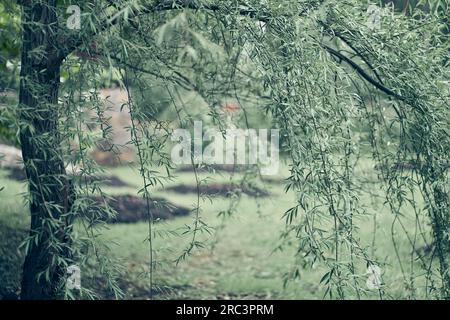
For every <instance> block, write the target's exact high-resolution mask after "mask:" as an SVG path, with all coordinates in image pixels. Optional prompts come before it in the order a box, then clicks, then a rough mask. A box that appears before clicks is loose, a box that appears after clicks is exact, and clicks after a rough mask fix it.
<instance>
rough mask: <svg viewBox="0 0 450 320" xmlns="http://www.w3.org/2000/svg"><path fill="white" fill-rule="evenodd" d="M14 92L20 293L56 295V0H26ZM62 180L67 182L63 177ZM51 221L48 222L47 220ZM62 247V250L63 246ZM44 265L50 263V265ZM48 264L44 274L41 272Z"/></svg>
mask: <svg viewBox="0 0 450 320" xmlns="http://www.w3.org/2000/svg"><path fill="white" fill-rule="evenodd" d="M22 4H23V11H22V26H23V47H22V64H21V74H20V76H21V80H20V93H19V109H18V112H19V115H18V116H19V121H20V143H21V148H22V156H23V160H24V165H25V170H26V173H27V177H28V182H29V195H30V213H31V227H30V236H31V237H33V238H34V239H36V241H33V242H32V243H30V246H29V247H28V251H27V254H26V257H25V262H24V265H23V276H22V290H21V299H55V298H57V297H58V295H59V292H60V290H59V288H60V287H59V286H60V284H61V278H62V276H63V275H64V270H63V268H62V266H61V265H59V264H58V262H56V263H55V261H58V260H57V259H55V257H58V255H61V254H64V252H61V249H60V248H55V247H52V246H49V243H50V242H49V240H50V239H52V238H55V237H56V238H58V239H59V240H61V241H63V243H64V241H69V240H68V239H69V237H68V236H67V234H64V233H65V232H66V231H67V230H66V229H65V228H64V227H63V226H64V225H67V224H65V221H63V220H64V219H66V218H65V216H64V213H65V212H68V211H69V210H70V208H69V204H68V201H67V199H68V189H69V188H67V185H68V183H67V180H65V168H64V161H63V159H62V157H61V154H62V153H61V152H60V151H61V150H60V138H59V135H58V89H59V81H60V80H59V78H60V65H61V62H62V59H61V58H58V54H57V52H58V50H57V48H56V44H57V42H56V39H57V15H56V1H55V0H51V1H36V2H35V1H25V3H22ZM64 181H66V183H65V182H64ZM50 221H51V223H50ZM66 252H67V251H66ZM49 266H51V267H50V268H49ZM45 270H48V271H47V274H45V273H42V272H43V271H45Z"/></svg>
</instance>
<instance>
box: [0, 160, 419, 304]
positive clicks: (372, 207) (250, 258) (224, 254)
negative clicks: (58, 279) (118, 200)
mask: <svg viewBox="0 0 450 320" xmlns="http://www.w3.org/2000/svg"><path fill="white" fill-rule="evenodd" d="M365 166H366V167H364V166H362V167H361V168H359V174H360V175H361V176H364V175H367V174H368V177H369V178H370V177H371V176H373V172H371V171H370V170H372V169H371V165H370V164H366V165H365ZM372 167H373V166H372ZM110 173H112V174H114V175H115V176H117V177H119V178H120V179H122V180H123V181H125V182H127V183H129V184H130V186H128V187H121V188H113V187H104V188H103V189H104V190H105V191H107V192H108V193H110V194H113V195H116V194H136V192H137V190H138V189H139V185H140V179H139V175H138V173H137V172H136V171H134V170H132V169H130V168H126V167H121V168H115V169H111V170H110ZM176 175H177V176H178V178H177V179H175V180H174V181H172V182H169V183H167V186H171V185H176V184H180V183H184V184H193V181H195V180H194V176H193V174H192V173H189V172H187V173H186V172H184V173H176ZM210 176H213V177H214V179H215V182H224V181H229V179H230V177H229V175H228V174H225V173H223V174H222V175H221V176H217V175H211V174H210ZM286 176H287V169H285V170H283V175H282V176H280V177H279V178H280V179H282V178H283V177H286ZM1 186H4V187H5V189H4V190H3V191H1V192H0V239H1V241H2V242H1V244H0V253H1V254H0V295H5V294H8V293H9V292H14V291H17V289H18V288H19V287H20V285H19V281H20V272H21V263H22V261H23V253H22V252H21V251H18V250H17V247H18V244H19V243H20V242H21V241H22V240H23V238H24V237H25V235H26V229H27V227H28V224H29V217H28V212H27V209H26V206H25V205H24V201H23V195H21V193H23V192H24V191H25V190H26V188H25V184H24V183H19V182H15V181H11V180H8V179H7V178H6V171H0V187H1ZM266 187H267V188H268V190H269V191H270V193H271V196H269V197H267V198H260V199H257V200H255V198H251V197H248V196H246V195H243V197H242V199H241V201H240V202H239V204H238V206H237V208H236V209H237V210H236V213H235V214H234V215H232V216H231V217H229V218H226V219H225V220H223V219H222V218H221V217H218V212H220V211H221V210H226V209H227V208H228V206H229V205H230V201H231V200H230V199H227V198H223V197H222V198H220V197H217V198H215V199H214V200H213V201H212V202H211V201H210V200H209V199H204V200H201V216H202V218H203V220H205V221H206V222H207V223H208V225H210V226H211V227H214V228H218V231H217V232H215V233H213V234H212V235H207V234H201V235H200V236H199V239H201V240H203V241H205V243H206V247H205V248H204V249H199V250H197V249H196V250H194V252H193V254H192V255H191V256H189V257H187V259H186V260H184V261H182V262H180V263H179V264H178V265H176V264H175V263H174V260H175V259H176V258H177V257H178V256H179V255H180V254H181V253H182V252H183V250H184V249H185V248H186V246H187V245H188V243H189V239H190V237H191V235H188V236H184V237H183V236H181V237H178V236H169V237H162V236H157V237H156V238H155V239H154V248H155V252H156V254H155V255H156V262H157V265H156V270H155V273H154V282H155V284H156V288H155V290H154V292H155V296H154V298H156V299H171V298H175V299H178V298H186V299H195V298H198V299H216V298H219V299H231V298H249V299H269V298H272V299H321V298H323V295H324V292H325V287H324V286H323V285H321V284H320V280H321V278H322V276H323V275H324V273H325V272H326V270H325V269H323V267H321V266H319V265H317V266H316V267H315V268H313V269H305V270H303V271H302V272H301V276H300V279H298V280H295V281H291V282H289V283H288V285H287V286H286V287H285V286H283V275H284V274H285V273H286V272H289V271H290V270H291V268H292V267H293V266H294V265H295V263H296V260H295V258H294V253H295V249H296V248H295V246H291V247H289V246H287V247H286V248H285V250H283V251H274V249H275V248H276V246H277V244H279V243H280V234H281V232H282V230H283V229H284V221H283V219H282V215H283V213H284V212H285V211H286V210H287V209H289V208H290V207H292V206H293V205H294V204H295V195H294V194H293V193H292V192H290V193H285V192H284V188H283V185H282V183H267V184H266ZM368 188H372V190H373V193H375V194H377V193H379V194H381V191H380V188H381V185H380V184H379V183H376V182H372V183H369V184H368ZM153 194H154V195H155V196H158V197H163V198H166V199H167V200H169V201H171V202H173V203H175V204H178V205H182V206H185V207H190V208H192V207H194V206H195V203H196V200H197V196H196V194H189V193H186V194H179V193H175V192H169V191H166V190H164V189H162V188H160V187H158V188H156V189H155V190H154V191H153ZM362 201H363V202H364V204H365V205H366V207H367V208H368V210H367V215H364V216H361V217H357V218H356V220H355V223H356V224H357V225H358V227H359V232H358V235H357V237H358V238H360V239H361V242H362V244H363V245H364V246H365V247H366V248H367V249H368V250H369V252H372V253H373V255H374V256H375V257H376V258H377V260H378V261H380V262H381V263H382V265H381V269H382V272H383V282H384V283H385V291H386V293H387V295H386V297H387V298H389V297H391V298H400V299H401V298H408V297H411V296H414V297H416V298H425V296H424V295H423V293H424V290H423V286H424V285H425V279H424V276H423V273H424V272H423V271H422V270H421V269H420V266H419V264H418V262H417V261H411V260H410V259H411V258H410V256H411V255H410V253H411V250H412V249H411V245H410V243H409V241H408V239H407V237H406V236H405V234H404V231H402V229H401V226H400V225H399V224H395V225H394V227H393V228H391V227H392V223H393V221H394V216H393V214H392V213H390V211H389V210H388V208H387V207H386V206H385V205H384V204H383V202H384V201H383V199H382V198H375V201H373V199H369V198H367V199H362ZM374 214H376V220H374ZM193 219H194V215H193V214H191V216H187V217H179V218H175V219H172V220H167V221H164V222H158V223H156V227H155V228H156V229H158V230H166V231H167V230H176V229H178V228H181V227H183V226H184V225H192V223H193ZM402 219H403V220H402V222H403V223H404V226H405V227H406V229H407V230H410V231H411V233H412V232H414V227H415V217H414V214H413V213H412V212H408V210H407V209H406V210H405V212H404V216H403V217H402ZM220 226H222V228H219V227H220ZM374 226H376V228H375V229H374ZM374 230H376V232H375V234H374ZM147 234H148V225H147V223H146V222H139V223H131V224H110V225H109V226H108V229H107V230H105V231H104V232H103V234H102V238H103V239H104V240H106V241H107V243H109V244H110V248H111V252H110V255H111V256H112V257H114V258H117V259H118V262H119V263H120V265H121V266H122V267H123V273H122V275H121V277H120V279H119V285H120V286H121V287H122V289H123V290H124V292H125V298H129V299H147V298H148V297H149V296H148V287H149V286H148V278H147V276H146V275H145V273H144V271H145V270H147V269H148V256H149V255H148V243H147V242H145V239H146V237H147ZM392 234H394V237H396V243H397V248H398V254H399V256H400V259H398V258H397V255H396V252H395V250H394V246H393V242H392ZM213 244H214V245H213ZM421 245H422V244H421V243H420V241H418V243H417V245H416V247H420V246H421ZM422 246H423V245H422ZM399 261H401V263H402V267H403V269H404V272H405V273H406V275H407V276H408V277H409V278H408V281H409V282H411V281H412V283H413V284H414V288H416V290H413V289H407V286H406V285H405V281H404V277H403V275H402V272H401V266H400V263H399ZM411 270H413V273H412V274H413V276H412V278H411V277H410V274H411ZM81 272H82V284H84V285H87V286H94V287H95V286H96V285H95V284H93V282H92V281H91V280H86V279H85V278H83V273H84V271H83V270H81ZM87 273H89V274H91V273H96V270H95V268H93V269H92V270H89V272H87ZM357 273H358V275H359V276H360V277H361V279H362V280H363V282H362V283H364V281H365V280H364V279H365V278H367V274H366V266H365V265H359V266H357ZM83 281H84V282H83ZM101 295H102V296H103V297H105V298H110V295H108V293H107V292H104V291H102V290H101ZM363 297H365V298H369V299H372V298H374V299H375V298H378V291H377V290H367V291H366V293H365V295H364V296H363ZM348 298H356V297H355V296H349V297H348Z"/></svg>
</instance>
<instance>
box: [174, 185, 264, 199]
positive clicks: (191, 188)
mask: <svg viewBox="0 0 450 320" xmlns="http://www.w3.org/2000/svg"><path fill="white" fill-rule="evenodd" d="M166 190H169V191H174V192H177V193H197V186H196V185H186V184H179V185H176V186H173V187H168V188H166ZM239 192H240V193H244V194H246V195H248V196H250V197H268V196H269V193H268V192H267V191H265V190H262V189H260V188H258V187H256V186H240V185H235V184H230V183H225V184H221V183H210V184H208V185H200V193H201V194H203V195H208V196H222V197H229V196H231V195H232V194H233V193H239Z"/></svg>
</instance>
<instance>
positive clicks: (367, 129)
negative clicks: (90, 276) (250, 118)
mask: <svg viewBox="0 0 450 320" xmlns="http://www.w3.org/2000/svg"><path fill="white" fill-rule="evenodd" d="M415 3H417V2H415ZM371 4H372V5H373V4H378V6H377V7H376V8H377V10H378V11H377V15H376V16H375V17H371V16H370V12H368V7H369V5H371ZM19 5H20V6H21V11H22V22H21V24H22V32H23V41H22V57H21V74H20V97H19V106H18V108H17V110H15V114H16V115H17V116H16V117H17V126H18V128H19V131H20V144H21V148H22V153H23V160H24V165H25V168H26V173H27V177H28V182H29V206H30V213H31V227H30V234H29V237H28V239H27V241H26V244H25V249H26V252H27V254H26V259H25V263H24V269H23V280H22V291H21V296H22V298H23V299H42V298H44V299H53V298H63V297H70V292H68V291H67V290H65V287H64V286H65V277H66V270H67V267H68V266H69V265H72V264H77V265H82V264H83V263H87V261H88V259H89V257H90V256H96V257H97V259H99V260H100V261H101V262H102V268H101V271H102V272H104V273H106V274H107V275H109V276H110V277H109V278H108V279H111V280H110V281H109V285H110V286H111V287H112V288H113V290H114V291H115V292H116V293H117V295H119V294H120V290H119V288H118V287H117V285H116V284H115V282H114V281H113V280H114V275H115V274H116V273H117V270H115V268H114V267H113V264H111V263H109V262H108V257H107V256H108V255H107V251H106V248H105V247H104V246H103V245H102V244H101V243H99V241H98V237H97V235H98V234H99V233H100V232H101V229H100V227H101V221H102V219H101V217H103V216H104V214H108V215H109V214H114V212H112V210H111V209H109V208H108V207H107V206H106V205H102V204H98V203H96V202H93V200H92V199H91V198H90V197H89V196H90V195H91V194H93V193H99V194H101V195H102V196H104V197H105V198H106V197H107V195H105V194H104V193H103V192H102V191H101V189H100V187H99V186H98V185H97V184H95V182H94V183H93V182H92V179H89V177H90V176H91V175H94V174H95V173H96V172H97V171H98V170H101V168H98V166H96V165H95V163H94V161H93V160H92V159H90V157H89V154H88V152H89V149H90V148H91V147H92V146H96V145H102V144H104V143H105V141H107V140H108V137H109V135H110V134H111V130H112V128H111V126H110V125H109V123H108V119H107V117H106V116H105V106H104V104H103V103H102V101H101V99H100V98H99V94H98V89H99V87H100V85H101V81H102V78H103V77H105V75H106V77H110V78H111V77H115V78H116V79H118V80H117V81H118V82H119V83H120V86H121V87H122V88H123V89H124V90H125V91H126V93H127V97H128V99H127V102H126V103H125V104H124V105H123V110H122V111H123V112H128V113H129V115H130V117H131V125H130V127H129V128H128V131H129V133H130V143H132V144H133V145H134V146H135V148H136V150H137V156H138V160H139V161H138V167H139V172H140V174H141V176H142V185H143V187H142V189H141V190H140V193H141V195H142V196H143V197H144V198H145V199H146V201H147V207H148V228H149V230H148V237H147V241H148V243H149V281H150V283H151V285H150V287H152V285H153V284H152V282H153V272H154V266H155V262H154V256H153V253H154V250H155V248H154V247H153V243H152V239H153V236H154V228H155V222H154V219H153V217H152V212H151V210H150V208H151V206H150V204H151V202H152V188H153V187H154V186H155V185H156V184H158V183H159V181H160V179H161V178H162V177H160V176H158V173H156V172H157V171H155V170H154V169H153V168H154V167H155V166H163V167H165V168H166V169H167V170H166V172H167V175H168V176H170V170H171V169H172V167H173V165H172V163H171V161H170V153H169V151H168V149H167V148H166V147H165V146H167V144H168V142H169V141H170V135H171V132H172V131H173V129H174V128H177V127H183V128H190V127H191V125H192V123H193V121H194V120H195V119H196V115H195V114H194V112H193V110H191V109H190V107H189V104H188V103H186V101H185V99H183V97H184V96H186V94H187V93H190V94H192V95H193V96H195V97H196V99H198V101H202V102H203V103H204V104H205V105H207V106H209V108H210V110H209V112H208V113H207V114H202V115H201V116H202V117H203V118H208V119H210V120H211V123H216V124H217V123H219V125H221V121H222V120H221V117H220V115H219V113H218V112H217V107H218V106H219V105H220V104H221V101H223V99H224V98H226V97H232V98H236V99H237V100H239V101H240V102H241V105H242V106H245V105H246V103H247V104H252V105H254V106H256V107H257V113H258V114H263V113H264V114H266V115H267V119H270V121H271V125H272V126H273V127H277V128H279V129H280V130H281V140H282V149H283V151H284V152H285V153H286V154H287V155H288V156H287V157H288V159H289V161H288V162H289V165H290V172H291V174H290V176H289V178H288V182H287V186H286V189H287V190H289V192H294V193H295V194H296V195H297V202H296V203H293V206H292V208H291V209H290V210H288V211H287V212H286V213H285V215H284V217H285V219H286V230H285V232H284V233H283V235H282V237H283V238H284V239H285V240H286V241H288V242H290V243H294V244H295V246H296V247H297V251H296V252H297V253H296V259H297V261H298V263H297V264H296V265H295V266H294V267H293V270H292V272H291V273H289V274H288V275H287V280H289V279H291V278H295V277H298V276H299V274H300V273H301V268H304V267H308V266H309V267H313V266H316V265H321V266H323V267H324V268H326V273H325V274H324V276H323V278H322V283H323V284H324V285H325V286H326V292H325V295H329V296H330V297H331V298H340V299H345V298H355V297H358V298H361V297H364V294H365V289H364V287H365V285H364V284H365V278H363V277H361V274H364V273H365V271H366V268H367V267H368V266H369V267H370V266H374V265H376V264H377V263H378V261H377V258H376V257H375V256H374V254H373V251H371V250H370V248H369V246H370V244H368V243H363V242H362V241H361V240H360V230H358V227H357V225H358V223H357V221H358V219H360V218H361V217H363V216H367V215H371V214H373V215H374V214H375V213H374V211H375V210H374V209H373V208H367V206H365V205H364V204H363V203H362V201H361V199H362V198H364V197H368V196H371V195H373V194H374V193H375V194H378V195H382V197H384V201H385V202H386V203H387V204H388V205H389V207H390V209H391V211H392V214H393V215H394V216H395V220H394V224H397V225H399V226H402V225H403V220H404V219H405V210H406V211H408V212H414V213H413V214H412V216H414V217H415V219H416V226H417V227H416V230H415V231H409V230H406V229H405V230H404V233H402V234H401V235H398V234H393V235H392V240H393V245H394V247H395V245H396V244H395V237H399V236H401V237H405V238H407V239H408V241H410V244H411V259H412V260H415V261H416V260H417V261H418V262H417V263H418V264H419V265H420V266H421V268H422V271H421V274H425V276H424V277H425V278H426V281H427V285H426V286H424V287H421V288H424V289H423V290H424V291H426V292H425V295H427V296H428V295H429V294H430V295H432V296H434V297H439V298H449V297H450V274H449V263H450V239H449V230H450V229H449V224H450V220H449V217H450V198H449V180H448V174H447V172H446V167H447V166H448V163H449V161H450V108H449V105H448V71H449V69H448V49H449V48H448V39H447V37H446V34H447V32H448V11H447V10H448V7H447V3H446V1H419V4H418V6H416V7H411V8H409V9H408V14H405V11H404V10H403V11H402V10H397V11H396V10H395V7H394V8H393V7H391V6H386V5H383V4H382V3H378V2H376V1H374V2H369V1H357V0H344V1H342V0H340V1H337V0H336V1H331V0H329V1H321V0H298V1H270V0H267V1H253V0H249V1H237V0H232V1H200V0H199V1H184V0H173V1H164V0H163V1H157V0H155V1H139V0H133V1H130V0H112V1H78V2H77V6H78V7H79V9H80V10H79V12H80V15H79V16H78V14H77V10H75V11H70V10H69V11H67V9H68V7H69V5H70V3H69V2H68V1H64V0H61V1H56V0H47V1H42V0H38V1H27V0H23V1H19ZM72 8H73V7H72ZM75 9H76V8H75ZM78 18H80V20H79V21H77V20H76V19H78ZM372 18H374V19H375V20H376V21H377V23H378V26H377V24H376V23H375V24H374V23H370V21H371V20H370V19H372ZM68 19H69V20H70V19H72V20H70V21H72V22H74V23H72V24H70V23H69V22H68ZM73 19H75V20H73ZM78 22H79V25H78ZM78 27H79V28H78ZM61 79H63V80H64V81H61ZM156 83H157V84H158V86H159V87H160V88H161V90H164V91H165V95H166V96H167V97H169V100H170V101H171V103H168V104H165V105H164V109H166V110H165V115H163V114H162V112H161V105H157V104H153V105H152V103H151V102H149V100H150V101H152V100H151V99H149V97H148V95H149V92H151V91H150V88H152V87H154V85H155V84H156ZM167 109H170V110H167ZM243 118H244V119H245V109H244V117H243ZM244 122H245V121H244ZM89 128H97V129H98V128H99V130H100V132H101V133H100V134H98V130H97V131H96V133H93V132H91V131H92V130H89ZM361 128H364V129H361ZM161 129H162V130H161ZM111 148H112V149H114V146H111ZM363 158H369V159H370V161H372V162H371V163H373V165H374V167H375V168H376V172H377V177H376V179H378V180H379V181H382V182H383V190H371V187H368V184H367V183H366V181H364V179H363V178H362V175H360V174H357V173H358V172H361V171H363V170H365V168H364V167H361V165H360V163H361V159H363ZM406 164H408V165H410V167H411V170H405V168H404V167H405V165H406ZM74 168H75V169H74ZM257 169H258V168H256V170H257ZM377 186H378V185H377ZM105 203H106V202H105ZM194 215H195V218H194V222H193V225H192V226H190V227H189V228H188V230H187V231H186V232H187V233H188V234H190V235H192V241H191V243H190V245H189V247H188V248H186V250H185V252H184V253H183V254H182V257H186V256H187V255H189V254H190V253H191V252H192V251H193V250H195V249H196V248H197V247H199V246H201V244H199V242H198V241H197V238H196V235H197V234H198V233H200V232H203V231H208V230H207V229H208V226H207V224H206V222H205V221H203V219H202V216H201V209H200V208H199V206H197V208H196V210H194ZM409 216H411V215H409ZM78 226H80V227H81V229H80V228H78ZM394 227H395V226H394V225H393V229H394ZM417 230H419V231H417ZM422 230H424V232H422ZM429 235H430V236H431V239H432V240H431V242H432V248H433V249H432V250H433V252H432V254H431V255H422V254H419V253H418V250H416V249H417V245H418V244H417V243H419V240H418V239H417V238H418V237H423V238H424V239H425V240H426V241H430V240H429V239H430V238H429V237H428V236H429ZM402 271H404V272H403V281H404V283H405V287H408V286H414V281H415V277H416V275H415V274H408V271H407V270H406V267H405V268H402ZM85 294H87V295H89V294H92V293H91V292H86V293H85ZM150 294H151V293H150ZM379 296H380V297H381V298H384V297H389V292H386V291H385V290H384V289H383V288H382V287H381V288H380V289H379ZM412 296H413V295H412Z"/></svg>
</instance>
